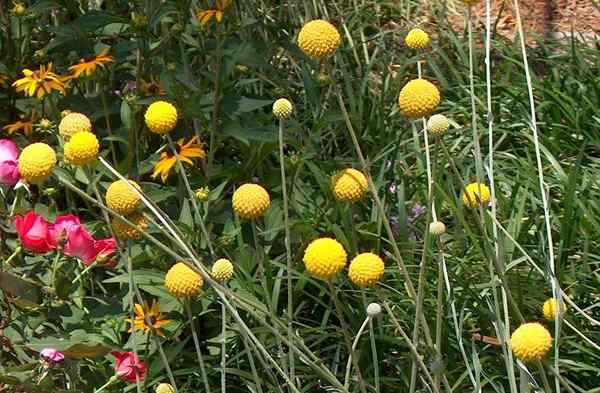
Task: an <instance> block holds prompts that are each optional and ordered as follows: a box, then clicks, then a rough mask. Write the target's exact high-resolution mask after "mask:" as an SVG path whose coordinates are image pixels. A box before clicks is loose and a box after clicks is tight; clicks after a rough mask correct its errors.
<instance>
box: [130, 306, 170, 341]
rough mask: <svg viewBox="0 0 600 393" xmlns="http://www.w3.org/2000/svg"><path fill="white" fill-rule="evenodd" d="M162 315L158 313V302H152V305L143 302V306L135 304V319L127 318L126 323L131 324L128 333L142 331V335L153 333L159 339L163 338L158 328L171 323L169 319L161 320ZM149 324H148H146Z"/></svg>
mask: <svg viewBox="0 0 600 393" xmlns="http://www.w3.org/2000/svg"><path fill="white" fill-rule="evenodd" d="M162 317H163V315H162V313H161V312H160V304H159V302H158V300H153V301H152V303H149V302H144V306H142V305H141V304H138V303H136V304H135V318H134V319H133V320H132V319H130V318H127V319H126V321H127V322H129V323H131V325H132V326H131V328H130V329H129V332H130V333H131V332H133V331H137V330H142V331H143V332H144V333H147V332H153V333H156V334H158V335H159V336H161V337H164V336H165V335H164V333H163V332H162V331H161V330H160V328H161V327H162V326H164V325H166V324H167V323H169V322H171V320H169V319H162ZM146 318H147V319H148V321H146ZM148 322H150V324H148Z"/></svg>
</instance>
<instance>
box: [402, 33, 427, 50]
mask: <svg viewBox="0 0 600 393" xmlns="http://www.w3.org/2000/svg"><path fill="white" fill-rule="evenodd" d="M404 43H405V44H406V46H408V47H409V48H410V49H424V48H426V47H427V45H428V44H429V34H427V33H426V32H424V31H423V30H421V29H418V28H414V29H412V30H411V31H409V32H408V34H407V35H406V38H405V39H404Z"/></svg>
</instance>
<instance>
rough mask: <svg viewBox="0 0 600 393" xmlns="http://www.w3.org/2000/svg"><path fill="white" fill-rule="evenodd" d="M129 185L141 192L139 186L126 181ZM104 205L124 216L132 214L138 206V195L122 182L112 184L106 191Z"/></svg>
mask: <svg viewBox="0 0 600 393" xmlns="http://www.w3.org/2000/svg"><path fill="white" fill-rule="evenodd" d="M128 181H129V184H130V185H132V186H133V187H135V188H137V189H138V190H141V187H140V186H139V184H137V183H136V182H134V181H132V180H128ZM106 205H107V206H108V207H109V208H110V209H113V210H114V211H116V212H117V213H119V214H122V215H124V216H126V215H129V214H132V213H133V212H134V211H135V210H136V209H137V208H138V206H139V205H140V197H139V195H138V194H137V193H136V192H135V191H133V190H132V189H131V188H130V186H129V185H128V184H127V183H126V182H125V181H124V180H117V181H115V182H113V183H112V184H111V185H110V186H108V189H107V190H106Z"/></svg>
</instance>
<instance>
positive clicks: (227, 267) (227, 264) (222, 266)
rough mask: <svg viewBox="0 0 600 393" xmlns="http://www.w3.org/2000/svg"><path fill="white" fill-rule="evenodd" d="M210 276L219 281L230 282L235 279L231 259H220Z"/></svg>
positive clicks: (214, 265)
mask: <svg viewBox="0 0 600 393" xmlns="http://www.w3.org/2000/svg"><path fill="white" fill-rule="evenodd" d="M210 274H211V276H213V277H214V278H215V280H217V281H223V282H225V281H229V280H231V277H233V264H232V263H231V261H230V260H229V259H225V258H221V259H218V260H217V261H216V262H215V263H214V264H213V266H212V269H211V271H210Z"/></svg>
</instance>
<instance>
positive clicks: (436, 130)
mask: <svg viewBox="0 0 600 393" xmlns="http://www.w3.org/2000/svg"><path fill="white" fill-rule="evenodd" d="M449 128H450V121H448V118H447V117H446V116H444V115H441V114H437V115H433V116H431V117H430V118H429V120H427V131H429V133H430V134H433V135H442V134H443V133H445V132H446V131H448V129H449Z"/></svg>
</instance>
